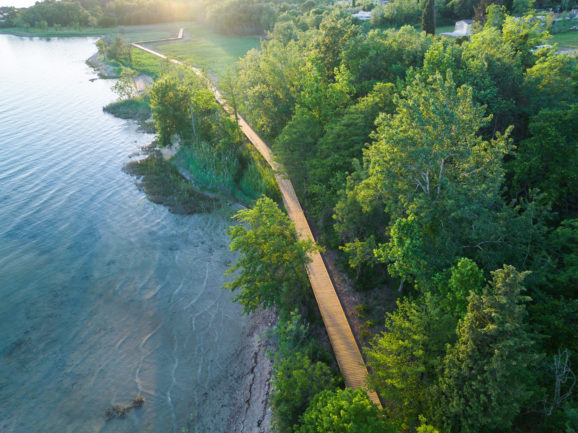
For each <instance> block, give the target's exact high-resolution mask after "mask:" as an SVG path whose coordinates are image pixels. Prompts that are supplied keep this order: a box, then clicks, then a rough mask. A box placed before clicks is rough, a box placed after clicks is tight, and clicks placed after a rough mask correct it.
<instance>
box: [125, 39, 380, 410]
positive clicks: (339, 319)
mask: <svg viewBox="0 0 578 433" xmlns="http://www.w3.org/2000/svg"><path fill="white" fill-rule="evenodd" d="M179 36H180V37H182V31H181V32H180V33H179ZM143 43H146V42H140V43H133V44H132V46H133V47H135V48H138V49H139V50H143V51H145V52H147V53H150V54H153V55H155V56H157V57H160V58H162V59H166V60H168V61H170V62H171V63H174V64H178V65H181V66H184V67H186V68H189V69H191V70H192V71H193V72H195V73H196V74H197V75H199V76H200V77H202V78H205V76H204V75H203V73H202V71H201V70H200V69H198V68H195V67H193V66H190V65H187V64H185V63H183V62H181V61H179V60H176V59H170V58H168V57H167V56H165V55H163V54H161V53H159V52H157V51H154V50H152V49H150V48H147V47H145V46H143V45H142V44H143ZM211 89H212V91H213V93H214V95H215V98H216V99H217V101H218V102H219V103H220V104H221V105H222V106H223V108H224V109H225V110H226V111H227V112H228V113H229V114H230V115H231V116H234V115H233V114H232V110H231V108H230V107H229V106H228V105H227V103H226V101H225V100H224V98H223V97H222V95H221V94H220V92H219V91H218V90H217V88H216V87H214V86H211ZM237 117H238V118H237V121H238V123H239V127H240V128H241V130H242V131H243V133H244V134H245V136H246V137H247V139H248V140H249V141H250V142H251V143H252V144H253V146H255V148H256V149H257V150H258V151H259V152H260V153H261V155H263V157H264V158H265V160H266V161H267V162H268V163H269V165H270V166H271V167H272V168H273V170H274V172H275V178H276V179H277V183H278V184H279V190H280V191H281V195H282V197H283V203H284V204H285V209H286V210H287V213H288V215H289V218H291V221H293V223H294V224H295V229H296V230H297V233H298V235H299V237H300V238H301V239H311V240H315V238H314V237H313V233H312V232H311V229H310V228H309V223H308V222H307V219H306V218H305V214H304V213H303V209H302V208H301V204H300V203H299V200H298V199H297V194H295V190H294V189H293V184H292V183H291V180H290V179H289V178H288V177H287V175H286V174H284V172H283V170H282V167H281V166H280V165H279V164H278V163H277V162H276V161H275V160H274V159H273V154H272V152H271V149H270V148H269V146H267V144H266V143H265V142H264V141H263V140H262V139H261V138H260V137H259V135H257V133H256V132H255V131H254V130H253V129H252V128H251V127H250V126H249V125H248V124H247V122H246V121H245V120H244V119H243V118H242V117H241V116H237ZM310 257H311V262H310V263H309V264H308V265H307V273H308V275H309V281H310V282H311V288H312V289H313V293H314V294H315V299H316V300H317V304H318V306H319V311H320V312H321V316H322V318H323V323H324V324H325V328H326V330H327V334H328V335H329V340H330V341H331V346H332V347H333V351H334V353H335V358H336V359H337V363H338V364H339V369H340V370H341V373H342V374H343V378H344V380H345V385H346V386H348V387H350V388H354V389H355V388H366V377H367V367H366V365H365V362H364V361H363V358H362V356H361V352H360V350H359V347H358V346H357V342H356V341H355V338H354V336H353V332H352V331H351V327H350V326H349V322H348V321H347V317H346V316H345V312H344V311H343V307H342V306H341V302H340V301H339V298H338V297H337V293H336V291H335V288H334V287H333V283H332V281H331V278H330V277H329V273H328V272H327V268H326V267H325V263H324V262H323V259H322V258H321V254H320V253H319V252H316V253H314V254H311V255H310ZM368 395H369V398H370V399H371V401H373V402H374V403H375V404H376V405H377V406H378V407H380V408H381V403H380V401H379V398H378V396H377V394H376V393H374V392H368Z"/></svg>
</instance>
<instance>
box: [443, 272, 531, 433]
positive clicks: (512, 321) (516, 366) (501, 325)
mask: <svg viewBox="0 0 578 433" xmlns="http://www.w3.org/2000/svg"><path fill="white" fill-rule="evenodd" d="M524 277H525V274H524V273H519V272H517V271H516V269H515V268H513V267H512V266H504V268H503V269H499V270H497V271H495V272H494V273H493V280H492V283H491V286H490V287H489V288H487V289H486V290H485V291H484V293H483V294H482V295H481V296H479V295H476V294H474V293H472V294H471V295H470V298H469V304H468V312H467V314H466V316H465V317H464V319H463V320H461V321H460V324H459V326H458V341H457V342H456V343H455V345H453V346H452V347H451V348H449V350H448V353H447V356H446V358H445V360H444V365H443V374H442V375H441V377H440V381H439V387H438V388H437V389H436V391H435V392H436V394H437V398H438V399H439V403H438V409H439V413H438V414H437V416H438V419H439V422H440V424H439V425H443V426H444V428H445V429H446V430H447V431H449V432H464V433H468V432H479V431H488V432H493V431H508V430H509V429H510V428H511V425H512V421H513V420H514V417H515V416H516V414H517V413H518V412H519V410H520V408H521V407H523V406H524V404H526V403H527V401H528V398H529V397H530V395H531V391H530V390H531V383H532V376H533V375H532V373H531V368H532V366H533V365H534V364H535V362H536V361H537V356H536V355H535V352H534V344H533V342H532V339H531V336H530V334H529V333H528V330H527V324H526V318H527V312H526V306H525V304H526V303H527V302H528V301H529V298H528V297H527V296H524V295H523V292H524V290H525V289H524V287H523V286H522V281H523V279H524Z"/></svg>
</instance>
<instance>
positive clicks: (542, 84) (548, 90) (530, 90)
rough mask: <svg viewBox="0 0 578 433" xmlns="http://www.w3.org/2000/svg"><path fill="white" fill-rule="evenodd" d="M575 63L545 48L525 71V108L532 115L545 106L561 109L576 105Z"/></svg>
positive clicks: (523, 88) (576, 64)
mask: <svg viewBox="0 0 578 433" xmlns="http://www.w3.org/2000/svg"><path fill="white" fill-rule="evenodd" d="M577 66H578V62H577V61H576V59H574V58H572V57H570V56H564V55H558V54H555V53H553V51H548V52H547V53H546V55H544V56H542V57H540V58H538V60H537V61H536V63H535V64H534V65H533V66H532V67H531V68H529V69H528V70H527V71H526V74H525V76H524V83H523V87H522V92H523V97H524V102H525V105H526V107H527V108H526V110H527V112H528V113H529V114H532V115H535V114H537V113H538V112H539V111H541V110H545V109H565V108H568V106H570V105H572V104H576V101H577V92H578V73H577V72H576V71H577Z"/></svg>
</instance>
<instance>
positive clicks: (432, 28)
mask: <svg viewBox="0 0 578 433" xmlns="http://www.w3.org/2000/svg"><path fill="white" fill-rule="evenodd" d="M421 29H422V30H423V31H424V32H426V33H428V34H430V35H435V33H436V11H435V2H434V0H427V1H426V3H425V7H424V9H423V13H422V15H421Z"/></svg>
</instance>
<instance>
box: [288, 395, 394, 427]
mask: <svg viewBox="0 0 578 433" xmlns="http://www.w3.org/2000/svg"><path fill="white" fill-rule="evenodd" d="M397 431H398V430H397V429H395V428H393V427H392V425H391V423H390V422H389V421H388V420H387V419H386V418H385V417H384V416H383V414H381V413H380V411H379V409H378V408H377V407H376V406H375V405H374V404H373V403H372V402H371V401H370V400H369V398H368V397H367V394H366V393H365V392H364V391H363V390H362V389H356V390H353V389H350V388H347V389H336V390H335V391H329V390H327V391H322V392H320V393H319V394H317V396H316V397H315V398H314V399H313V402H312V403H311V405H310V406H309V407H308V408H307V410H306V411H305V414H304V415H303V417H302V419H301V426H300V427H299V428H298V429H297V430H296V432H297V433H318V432H331V433H396V432H397Z"/></svg>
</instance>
